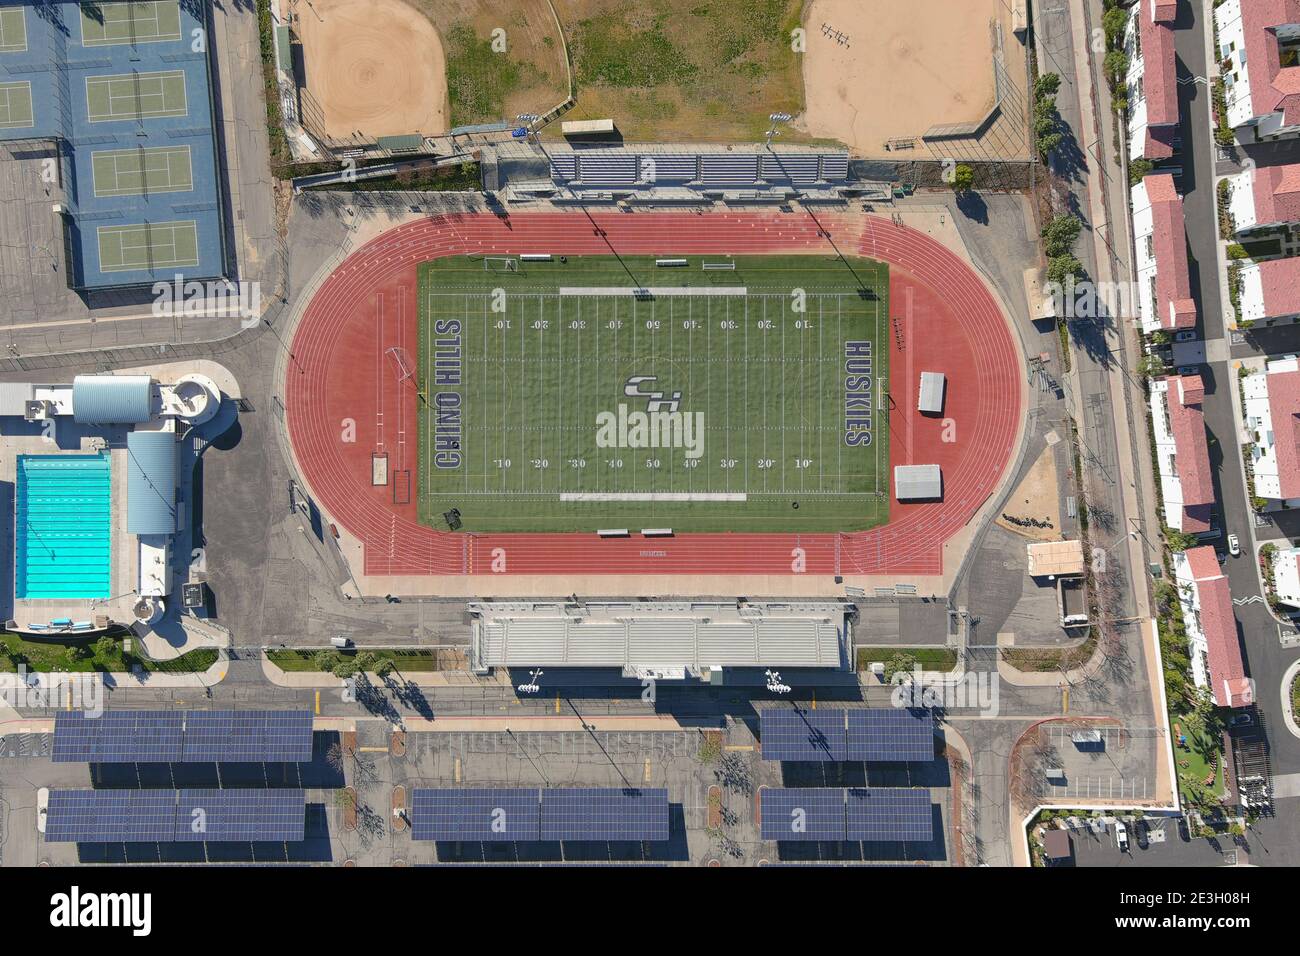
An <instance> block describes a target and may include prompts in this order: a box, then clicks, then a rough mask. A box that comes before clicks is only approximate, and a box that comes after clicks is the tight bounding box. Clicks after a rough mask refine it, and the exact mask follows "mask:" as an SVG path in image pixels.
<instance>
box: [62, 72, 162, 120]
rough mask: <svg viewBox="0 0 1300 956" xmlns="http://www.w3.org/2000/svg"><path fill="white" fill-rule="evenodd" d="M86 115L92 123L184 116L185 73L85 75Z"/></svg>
mask: <svg viewBox="0 0 1300 956" xmlns="http://www.w3.org/2000/svg"><path fill="white" fill-rule="evenodd" d="M86 112H87V114H88V115H89V117H90V122H92V123H103V122H106V121H109V120H134V119H150V118H155V117H160V116H184V115H185V114H186V112H187V107H186V103H185V74H184V72H182V71H181V70H165V71H163V72H160V73H122V74H118V75H116V76H88V77H86Z"/></svg>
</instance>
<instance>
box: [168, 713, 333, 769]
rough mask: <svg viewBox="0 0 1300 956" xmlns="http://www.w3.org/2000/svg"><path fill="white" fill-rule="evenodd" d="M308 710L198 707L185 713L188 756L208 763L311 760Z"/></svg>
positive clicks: (310, 720)
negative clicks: (202, 708)
mask: <svg viewBox="0 0 1300 956" xmlns="http://www.w3.org/2000/svg"><path fill="white" fill-rule="evenodd" d="M311 728H312V714H311V711H309V710H196V711H190V712H189V713H188V714H186V716H185V757H184V759H185V760H187V761H207V762H241V761H243V762H250V763H259V762H264V761H267V762H285V763H306V762H308V761H310V760H311V734H312V729H311Z"/></svg>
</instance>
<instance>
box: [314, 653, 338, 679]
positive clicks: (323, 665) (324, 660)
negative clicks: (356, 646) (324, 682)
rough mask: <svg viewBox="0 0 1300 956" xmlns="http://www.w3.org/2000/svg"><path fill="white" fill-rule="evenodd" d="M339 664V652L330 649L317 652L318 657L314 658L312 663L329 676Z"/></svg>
mask: <svg viewBox="0 0 1300 956" xmlns="http://www.w3.org/2000/svg"><path fill="white" fill-rule="evenodd" d="M338 662H339V653H338V651H332V650H329V649H325V650H321V651H317V652H316V656H315V657H313V658H312V663H313V664H315V665H316V669H317V670H321V671H325V673H327V674H328V673H332V672H333V670H334V668H335V666H336V665H337V664H338Z"/></svg>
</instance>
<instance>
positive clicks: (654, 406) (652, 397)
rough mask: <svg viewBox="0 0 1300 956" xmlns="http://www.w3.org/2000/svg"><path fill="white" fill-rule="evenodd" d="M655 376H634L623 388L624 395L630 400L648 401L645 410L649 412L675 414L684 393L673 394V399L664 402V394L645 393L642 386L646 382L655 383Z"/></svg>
mask: <svg viewBox="0 0 1300 956" xmlns="http://www.w3.org/2000/svg"><path fill="white" fill-rule="evenodd" d="M654 381H655V377H654V376H653V375H633V376H632V377H631V378H629V379H628V380H627V384H626V385H624V386H623V394H624V395H626V396H627V397H628V398H644V399H645V400H646V406H645V410H646V411H647V412H675V411H677V409H678V406H680V405H681V402H682V393H681V392H673V394H672V398H669V399H668V400H667V401H665V400H664V393H663V392H647V391H643V390H642V388H641V386H642V384H644V383H645V382H654Z"/></svg>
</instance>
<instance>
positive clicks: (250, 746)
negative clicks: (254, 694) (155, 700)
mask: <svg viewBox="0 0 1300 956" xmlns="http://www.w3.org/2000/svg"><path fill="white" fill-rule="evenodd" d="M311 757H312V714H311V711H307V710H236V711H232V710H210V711H209V710H193V711H186V712H182V711H164V710H120V711H118V710H115V711H106V712H104V713H103V714H101V715H100V716H98V717H89V716H87V715H86V714H84V713H82V712H80V711H71V712H64V713H60V714H59V715H58V716H57V717H56V718H55V723H54V749H53V754H52V756H51V759H52V760H54V761H57V762H64V763H67V762H78V761H81V762H89V763H202V762H208V763H212V762H250V763H263V762H286V763H306V762H309V761H310V760H311Z"/></svg>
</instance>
